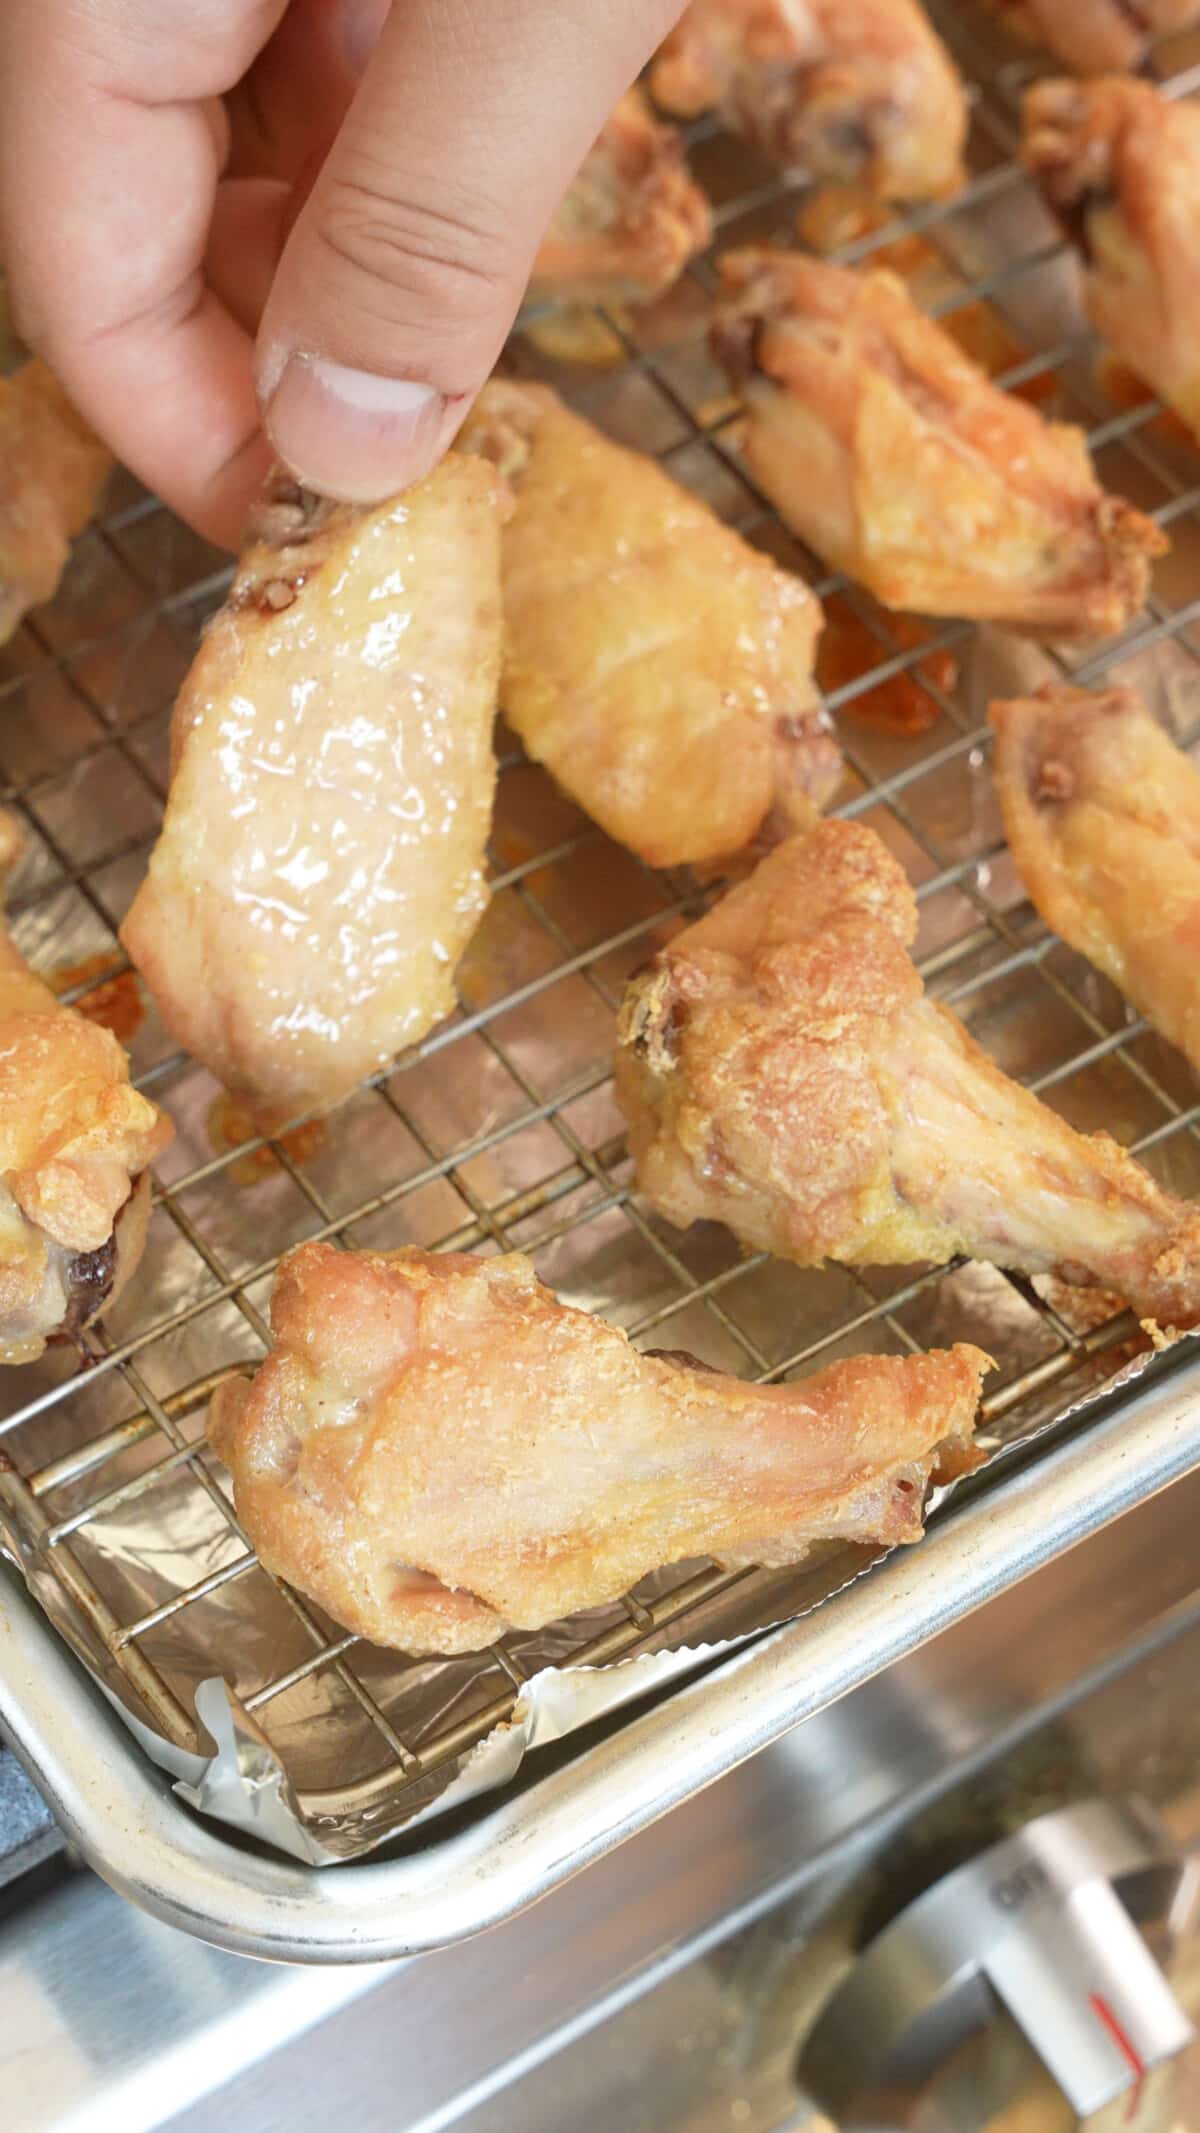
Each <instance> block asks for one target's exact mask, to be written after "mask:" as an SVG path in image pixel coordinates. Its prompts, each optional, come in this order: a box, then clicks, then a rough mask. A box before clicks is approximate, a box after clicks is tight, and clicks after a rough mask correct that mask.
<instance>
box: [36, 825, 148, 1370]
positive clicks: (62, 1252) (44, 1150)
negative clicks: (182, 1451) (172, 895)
mask: <svg viewBox="0 0 1200 2133" xmlns="http://www.w3.org/2000/svg"><path fill="white" fill-rule="evenodd" d="M20 843H21V840H20V834H19V832H18V830H17V828H16V825H15V823H14V822H13V820H12V817H11V816H9V815H0V884H2V883H3V882H4V881H6V880H7V877H8V875H9V873H10V871H11V869H12V866H13V864H14V863H15V860H16V858H17V855H18V852H19V851H20ZM171 1133H172V1127H171V1123H170V1120H169V1119H167V1118H164V1116H163V1114H162V1112H161V1111H159V1110H157V1109H156V1108H155V1106H154V1105H153V1104H152V1103H151V1102H150V1101H149V1100H148V1098H147V1097H145V1096H141V1095H139V1093H138V1091H137V1090H136V1089H131V1088H130V1086H129V1061H128V1060H127V1058H126V1057H125V1054H124V1052H123V1051H122V1050H121V1047H120V1045H119V1044H118V1043H117V1040H116V1038H115V1037H114V1036H112V1035H111V1034H110V1032H109V1031H108V1030H106V1029H101V1028H99V1027H98V1026H97V1024H96V1023H94V1022H89V1021H87V1020H86V1019H85V1017H84V1016H83V1015H80V1014H77V1013H76V1012H75V1010H74V1008H71V1007H63V1006H62V1005H61V1004H60V1002H59V1001H58V1000H56V999H55V997H54V994H53V993H52V992H51V990H50V988H49V986H48V985H44V984H43V983H42V980H41V979H40V978H38V977H35V976H34V974H33V972H32V970H30V969H29V967H28V965H27V964H26V963H25V962H24V960H23V959H22V957H21V955H20V954H19V952H18V950H17V949H16V948H15V947H14V945H13V943H12V940H11V939H10V937H9V935H8V933H7V931H6V930H5V928H4V925H3V923H2V922H0V1363H28V1362H32V1361H34V1360H35V1359H36V1358H37V1357H38V1356H39V1355H40V1354H41V1353H42V1350H43V1349H44V1347H45V1346H46V1343H47V1341H49V1340H52V1339H54V1337H55V1336H56V1335H58V1334H66V1335H73V1334H76V1333H79V1332H81V1331H82V1329H83V1328H84V1326H86V1325H88V1324H89V1323H90V1321H91V1320H92V1319H93V1318H95V1317H96V1316H97V1314H98V1313H99V1312H100V1311H102V1310H103V1309H104V1307H105V1305H106V1304H109V1303H112V1302H114V1301H115V1299H116V1297H117V1296H118V1295H119V1294H120V1292H121V1290H122V1289H123V1287H124V1286H125V1283H126V1282H127V1281H128V1279H129V1276H130V1275H131V1274H132V1273H133V1271H134V1268H135V1267H136V1266H137V1263H138V1260H139V1259H140V1258H141V1256H142V1246H143V1244H144V1243H145V1240H146V1223H147V1219H148V1216H149V1212H150V1174H149V1170H148V1168H147V1166H148V1165H149V1164H150V1163H152V1162H153V1161H154V1158H155V1156H157V1155H160V1154H161V1153H162V1151H163V1149H164V1148H165V1147H166V1146H167V1143H168V1142H169V1140H170V1139H171Z"/></svg>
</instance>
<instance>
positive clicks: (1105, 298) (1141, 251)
mask: <svg viewBox="0 0 1200 2133" xmlns="http://www.w3.org/2000/svg"><path fill="white" fill-rule="evenodd" d="M1024 153H1025V161H1026V163H1027V164H1028V166H1029V168H1030V170H1031V171H1032V172H1033V175H1034V177H1035V178H1036V179H1037V181H1038V183H1039V185H1040V186H1041V188H1042V191H1043V192H1044V194H1045V196H1046V199H1047V200H1048V201H1049V203H1050V205H1051V207H1053V208H1055V209H1056V210H1057V211H1058V213H1059V214H1060V215H1061V216H1062V219H1063V221H1064V223H1065V224H1066V226H1067V228H1068V230H1069V231H1070V232H1071V234H1072V235H1073V237H1074V238H1075V240H1076V242H1077V244H1078V245H1079V248H1080V251H1081V253H1082V255H1083V283H1084V294H1085V298H1086V302H1087V310H1088V317H1089V318H1090V320H1091V322H1092V324H1093V326H1094V327H1095V329H1096V331H1097V333H1099V334H1100V335H1101V336H1102V338H1103V339H1104V340H1106V341H1107V342H1109V344H1110V346H1111V347H1113V348H1115V350H1116V352H1117V354H1118V355H1119V356H1120V357H1121V358H1122V360H1123V361H1124V362H1126V363H1128V364H1129V366H1130V368H1131V369H1132V370H1136V371H1137V373H1138V376H1139V377H1141V378H1144V379H1145V380H1146V383H1147V384H1148V385H1150V386H1152V387H1153V389H1154V391H1155V392H1156V393H1159V394H1160V395H1161V397H1162V398H1163V399H1164V400H1165V401H1166V402H1167V403H1168V405H1169V406H1171V407H1173V408H1174V409H1175V411H1176V413H1177V414H1178V415H1180V416H1182V418H1183V420H1184V421H1185V422H1186V423H1187V424H1188V426H1189V428H1191V429H1192V430H1194V431H1195V433H1196V435H1197V436H1198V437H1200V104H1196V103H1189V102H1187V101H1185V100H1182V99H1181V100H1179V101H1177V102H1172V101H1171V100H1170V99H1169V98H1168V97H1165V96H1163V95H1162V93H1161V91H1160V90H1158V89H1154V88H1152V87H1151V86H1150V84H1149V82H1139V81H1127V80H1121V79H1117V80H1106V81H1092V82H1074V81H1043V82H1037V83H1035V85H1034V87H1033V88H1032V89H1030V90H1029V92H1028V94H1027V95H1026V98H1025V142H1024Z"/></svg>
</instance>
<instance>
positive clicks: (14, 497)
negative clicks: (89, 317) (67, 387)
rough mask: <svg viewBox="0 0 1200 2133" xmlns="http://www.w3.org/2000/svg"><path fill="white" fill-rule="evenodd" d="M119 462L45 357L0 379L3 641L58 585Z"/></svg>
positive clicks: (0, 605) (0, 629)
mask: <svg viewBox="0 0 1200 2133" xmlns="http://www.w3.org/2000/svg"><path fill="white" fill-rule="evenodd" d="M112 464H113V462H112V455H111V453H109V452H108V451H107V450H106V448H105V447H104V445H102V444H101V442H100V440H99V438H98V437H94V436H93V435H92V432H91V431H90V429H89V428H88V426H87V424H86V422H85V421H84V419H83V417H82V415H80V414H78V413H77V411H76V409H75V408H74V407H73V406H72V404H71V402H70V401H69V400H68V398H67V396H66V394H65V392H64V391H63V389H62V386H61V385H60V384H59V382H58V379H57V378H56V377H55V376H54V374H53V372H52V371H49V370H47V368H46V366H45V364H44V363H38V362H29V363H24V364H22V366H21V368H20V369H19V370H15V371H13V372H12V374H11V375H10V376H9V377H0V644H3V643H4V642H5V640H6V639H7V638H8V637H11V635H12V633H13V631H14V630H15V628H16V626H17V624H18V622H19V621H20V620H21V617H22V615H23V614H25V612H26V610H27V609H28V608H31V607H36V606H37V605H38V604H39V603H40V602H41V601H43V600H49V599H50V598H51V597H52V595H53V594H54V592H55V591H56V590H57V588H58V581H59V579H60V578H61V576H62V574H63V570H64V568H65V565H66V561H67V557H68V555H69V553H70V548H71V542H72V541H73V540H74V538H75V535H76V534H77V533H82V531H83V529H84V527H85V526H86V524H87V522H88V520H89V518H90V517H91V515H92V512H93V511H94V510H95V507H96V502H97V499H98V497H99V495H100V491H101V489H102V488H103V487H104V484H105V482H106V481H107V479H108V476H109V473H110V472H111V470H112Z"/></svg>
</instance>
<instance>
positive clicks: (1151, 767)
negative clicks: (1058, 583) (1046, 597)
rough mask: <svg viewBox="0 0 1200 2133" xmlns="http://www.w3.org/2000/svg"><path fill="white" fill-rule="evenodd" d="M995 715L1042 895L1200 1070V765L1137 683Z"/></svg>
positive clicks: (1020, 705)
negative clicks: (1171, 733)
mask: <svg viewBox="0 0 1200 2133" xmlns="http://www.w3.org/2000/svg"><path fill="white" fill-rule="evenodd" d="M991 715H992V725H993V726H994V728H995V732H996V744H995V756H994V769H995V777H996V790H997V793H998V794H999V797H1000V806H1001V809H1002V811H1003V815H1004V827H1005V832H1006V834H1007V837H1008V841H1009V844H1010V845H1011V847H1012V854H1013V858H1014V859H1015V860H1016V862H1017V866H1018V868H1019V869H1020V873H1021V878H1022V880H1023V881H1024V883H1025V887H1026V888H1027V889H1028V891H1029V894H1030V896H1031V898H1032V900H1033V902H1034V904H1035V905H1036V907H1037V909H1038V910H1039V911H1040V913H1041V915H1042V917H1043V918H1044V919H1045V921H1046V924H1047V925H1048V926H1051V927H1053V929H1054V931H1055V933H1060V934H1061V935H1062V937H1063V939H1064V940H1065V941H1069V942H1070V944H1071V946H1072V948H1078V950H1079V952H1080V954H1081V955H1086V956H1087V957H1088V958H1089V959H1090V960H1091V961H1092V962H1093V963H1095V964H1096V966H1097V968H1098V969H1100V970H1103V971H1104V972H1106V974H1107V975H1108V976H1109V977H1110V978H1111V979H1112V981H1113V984H1114V985H1117V986H1119V987H1120V989H1121V991H1122V992H1123V993H1125V994H1126V995H1127V997H1128V998H1129V999H1130V1000H1132V1001H1133V1003H1134V1005H1135V1006H1136V1007H1138V1008H1140V1009H1141V1011H1142V1013H1143V1014H1145V1015H1148V1016H1149V1018H1150V1020H1151V1021H1152V1022H1154V1023H1156V1024H1157V1026H1158V1028H1159V1029H1161V1030H1162V1031H1163V1033H1164V1035H1165V1036H1167V1037H1169V1038H1170V1039H1171V1042H1172V1043H1173V1044H1177V1045H1178V1046H1179V1049H1180V1051H1182V1052H1185V1053H1186V1055H1187V1057H1188V1058H1189V1059H1190V1060H1191V1062H1192V1065H1193V1066H1195V1067H1197V1068H1200V954H1198V951H1200V771H1197V769H1196V766H1195V764H1194V763H1193V762H1192V761H1191V758H1190V757H1189V756H1186V755H1184V753H1183V752H1182V750H1181V749H1179V748H1176V746H1175V744H1174V742H1173V741H1171V740H1169V739H1168V737H1167V735H1166V734H1165V733H1164V732H1163V729H1162V727H1161V726H1160V725H1159V724H1158V722H1157V720H1156V719H1153V718H1151V716H1150V713H1149V712H1148V711H1147V710H1146V708H1145V705H1144V704H1143V703H1142V702H1141V700H1140V698H1139V697H1138V696H1137V695H1136V694H1135V692H1134V691H1133V690H1132V689H1108V690H1106V691H1105V692H1104V693H1103V694H1102V695H1096V696H1093V695H1091V694H1090V693H1089V691H1088V690H1087V689H1070V688H1053V687H1050V688H1046V689H1044V690H1043V691H1042V693H1041V695H1040V696H1035V697H1024V698H1021V699H1019V700H1017V701H1015V702H1011V703H999V704H993V705H992V714H991Z"/></svg>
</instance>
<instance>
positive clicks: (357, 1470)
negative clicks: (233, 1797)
mask: <svg viewBox="0 0 1200 2133" xmlns="http://www.w3.org/2000/svg"><path fill="white" fill-rule="evenodd" d="M271 1324H272V1331H273V1334H274V1346H273V1348H272V1350H271V1354H270V1356H269V1357H268V1359H267V1361H266V1362H265V1363H264V1364H263V1366H262V1368H261V1370H259V1372H258V1374H257V1376H256V1377H255V1379H254V1381H253V1383H252V1384H251V1383H248V1382H247V1380H246V1379H244V1378H243V1379H234V1380H229V1381H228V1382H227V1383H226V1384H225V1385H223V1386H222V1387H221V1388H220V1390H219V1391H218V1393H217V1394H216V1396H215V1398H214V1400H213V1403H212V1406H211V1408H210V1411H209V1422H208V1434H209V1441H210V1443H211V1444H212V1446H213V1448H214V1450H215V1451H216V1452H217V1454H218V1455H219V1457H220V1458H222V1459H223V1460H224V1461H225V1463H226V1465H227V1466H228V1467H229V1469H230V1471H231V1473H232V1475H233V1483H234V1495H235V1499H236V1503H237V1510H238V1516H239V1518H240V1519H241V1520H242V1521H243V1523H244V1525H245V1527H246V1531H247V1533H248V1534H249V1535H250V1538H251V1540H252V1541H253V1543H254V1545H255V1547H256V1548H257V1549H258V1552H259V1555H260V1557H261V1559H262V1561H263V1562H264V1563H265V1564H266V1566H267V1568H268V1569H270V1570H273V1571H275V1572H276V1573H277V1574H278V1575H279V1576H281V1577H286V1578H288V1579H290V1580H291V1582H292V1583H293V1584H295V1585H298V1586H299V1587H300V1588H301V1589H302V1590H303V1591H305V1592H307V1593H309V1594H311V1596H312V1597H313V1598H314V1599H315V1600H317V1601H318V1603H319V1604H320V1605H321V1606H322V1607H324V1608H325V1609H327V1611H328V1612H329V1613H330V1614H331V1615H333V1616H335V1617H336V1619H337V1620H338V1621H339V1622H343V1623H345V1625H346V1626H347V1628H349V1629H353V1630H356V1631H358V1632H359V1634H360V1635H362V1636H365V1637H369V1638H371V1639H372V1640H373V1641H374V1642H375V1643H377V1644H388V1645H396V1646H398V1647H399V1648H400V1649H401V1650H404V1651H410V1652H429V1651H437V1652H459V1651H472V1650H475V1649H477V1648H478V1647H479V1646H480V1645H484V1644H488V1643H490V1642H491V1640H492V1639H493V1638H494V1637H497V1636H500V1635H501V1634H502V1633H503V1632H504V1631H505V1630H506V1629H538V1628H541V1627H542V1626H543V1625H544V1624H546V1623H548V1622H553V1621H556V1620H558V1619H559V1618H560V1617H562V1616H564V1615H570V1614H573V1613H575V1612H576V1611H577V1610H578V1609H580V1608H583V1607H592V1606H595V1605H597V1604H599V1603H601V1602H604V1601H607V1600H613V1599H616V1598H618V1597H619V1595H620V1594H621V1593H622V1592H624V1591H625V1589H626V1588H627V1587H628V1586H630V1585H632V1584H635V1583H636V1582H637V1580H638V1579H639V1578H640V1577H643V1576H644V1575H645V1574H646V1572H647V1571H650V1570H654V1569H657V1568H658V1567H659V1566H660V1565H663V1564H669V1563H674V1562H681V1561H685V1560H687V1559H689V1558H690V1557H693V1556H698V1555H711V1556H715V1557H717V1559H718V1560H719V1561H720V1562H722V1563H727V1564H743V1563H764V1564H772V1565H783V1564H788V1563H794V1562H798V1561H800V1560H801V1559H802V1558H803V1557H804V1556H805V1555H806V1554H807V1553H808V1551H809V1549H810V1548H811V1547H812V1545H813V1543H814V1542H816V1541H818V1540H829V1539H843V1538H844V1539H853V1540H872V1541H880V1542H883V1543H886V1544H892V1543H898V1542H904V1541H914V1540H917V1539H919V1538H920V1534H921V1518H922V1508H923V1500H924V1493H925V1487H926V1484H927V1482H928V1481H929V1480H930V1479H931V1478H936V1479H938V1480H943V1479H949V1478H951V1477H953V1476H954V1475H956V1474H960V1473H963V1472H966V1471H968V1470H969V1469H970V1468H971V1467H972V1466H974V1465H977V1464H978V1462H979V1454H978V1453H977V1452H976V1450H975V1449H974V1446H973V1443H972V1429H973V1425H974V1419H975V1411H976V1407H977V1404H978V1398H979V1381H980V1377H981V1375H982V1373H983V1371H984V1370H985V1369H986V1368H987V1357H986V1356H984V1355H981V1354H980V1352H979V1350H978V1349H977V1348H969V1347H956V1348H953V1349H951V1350H948V1351H942V1352H937V1353H934V1354H932V1355H921V1356H906V1357H896V1356H882V1355H873V1356H864V1357H860V1358H858V1359H856V1360H853V1361H848V1362H840V1363H834V1364H833V1365H832V1366H831V1367H830V1368H829V1369H826V1370H823V1371H820V1372H819V1373H818V1374H817V1375H816V1376H815V1377H811V1378H807V1379H806V1380H805V1381H804V1382H803V1384H798V1385H772V1386H766V1387H764V1386H757V1385H749V1384H745V1383H743V1381H742V1380H741V1379H740V1378H731V1377H726V1376H724V1375H723V1374H722V1373H720V1372H718V1371H712V1370H707V1369H705V1368H704V1367H703V1366H701V1365H695V1364H691V1363H690V1362H689V1361H688V1360H687V1359H686V1358H683V1359H679V1358H665V1357H656V1356H653V1355H640V1354H639V1353H638V1351H637V1349H636V1348H633V1347H631V1345H630V1343H629V1341H628V1340H627V1339H626V1337H625V1335H624V1334H623V1333H621V1332H619V1331H618V1330H617V1329H616V1328H615V1327H613V1326H609V1325H606V1324H605V1323H604V1321H603V1320H602V1319H598V1318H593V1317H592V1316H591V1314H590V1313H589V1312H587V1311H578V1310H574V1309H572V1308H571V1307H570V1306H568V1305H566V1304H562V1303H560V1302H559V1301H558V1300H557V1298H556V1297H554V1296H553V1295H552V1294H551V1293H550V1291H549V1290H548V1289H545V1288H543V1287H542V1285H541V1283H540V1282H539V1281H538V1280H537V1277H536V1276H535V1274H534V1271H533V1268H532V1266H531V1265H530V1263H529V1261H528V1260H527V1259H524V1258H522V1257H520V1255H519V1254H516V1253H514V1254H512V1255H511V1256H510V1257H507V1258H499V1259H475V1258H471V1257H469V1256H468V1255H466V1254H464V1253H446V1254H444V1255H439V1254H434V1253H427V1252H419V1251H407V1252H393V1253H376V1252H338V1251H336V1250H335V1249H334V1248H333V1247H332V1246H331V1245H327V1244H305V1245H301V1246H300V1248H299V1250H298V1251H295V1252H292V1253H290V1254H289V1255H288V1257H287V1258H286V1259H285V1260H284V1261H283V1264H282V1265H281V1267H280V1270H279V1275H278V1278H277V1281H276V1284H275V1293H274V1297H273V1299H272V1305H271Z"/></svg>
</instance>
